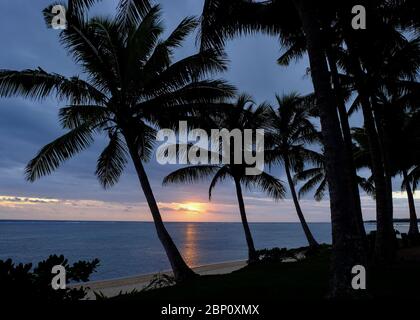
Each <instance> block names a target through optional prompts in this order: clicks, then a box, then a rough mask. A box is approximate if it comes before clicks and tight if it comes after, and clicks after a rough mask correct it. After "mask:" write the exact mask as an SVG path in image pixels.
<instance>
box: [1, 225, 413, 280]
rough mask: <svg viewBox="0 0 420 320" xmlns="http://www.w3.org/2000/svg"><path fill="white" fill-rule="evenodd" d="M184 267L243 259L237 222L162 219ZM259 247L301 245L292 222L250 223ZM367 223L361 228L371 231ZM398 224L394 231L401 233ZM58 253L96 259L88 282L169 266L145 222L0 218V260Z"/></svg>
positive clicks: (322, 229)
mask: <svg viewBox="0 0 420 320" xmlns="http://www.w3.org/2000/svg"><path fill="white" fill-rule="evenodd" d="M166 225H167V228H168V230H169V232H170V234H171V235H172V237H173V239H174V241H175V242H176V244H177V246H178V248H179V249H180V251H181V253H182V255H183V256H184V257H185V259H186V261H187V262H188V264H189V265H192V266H198V265H203V264H209V263H217V262H223V261H232V260H244V259H246V257H247V251H246V243H245V239H244V234H243V229H242V225H241V224H240V223H167V224H166ZM250 227H251V230H252V233H253V236H254V241H255V246H256V247H257V248H259V249H262V248H273V247H286V248H294V247H300V246H305V245H306V241H305V237H304V234H303V232H302V229H301V226H300V225H299V224H297V223H252V224H251V225H250ZM373 227H374V226H373V225H369V224H367V229H368V230H371V229H373ZM310 228H311V230H312V231H313V233H314V236H315V238H316V239H317V240H318V241H319V242H323V243H330V242H331V225H330V224H329V223H313V224H310ZM406 228H407V226H406V225H404V224H401V225H400V227H399V229H400V230H401V231H406ZM53 253H56V254H64V255H65V256H66V257H67V258H68V259H69V261H70V262H75V261H77V260H80V259H87V260H89V259H94V258H98V259H100V261H101V265H100V267H99V268H98V270H97V273H95V274H94V275H93V276H92V280H101V279H109V278H118V277H126V276H131V275H137V274H145V273H152V272H159V271H164V270H168V269H169V268H170V266H169V263H168V261H167V258H166V256H165V253H164V251H163V248H162V246H161V244H160V242H159V240H158V238H157V235H156V232H155V229H154V225H153V224H152V223H147V222H53V221H0V260H4V259H7V258H12V259H13V260H14V261H16V262H24V263H28V262H32V263H33V262H38V261H40V260H43V259H45V258H46V257H48V255H50V254H53Z"/></svg>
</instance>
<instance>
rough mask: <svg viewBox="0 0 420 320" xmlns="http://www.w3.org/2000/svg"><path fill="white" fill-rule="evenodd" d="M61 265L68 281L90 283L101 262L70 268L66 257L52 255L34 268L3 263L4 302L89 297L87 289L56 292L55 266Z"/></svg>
mask: <svg viewBox="0 0 420 320" xmlns="http://www.w3.org/2000/svg"><path fill="white" fill-rule="evenodd" d="M55 265H61V266H63V267H64V268H65V269H66V282H67V284H68V283H70V282H81V281H82V282H85V281H89V276H90V275H91V274H92V273H93V272H95V271H96V268H97V267H98V266H99V260H98V259H94V260H92V261H90V262H89V261H78V262H76V263H74V264H73V265H69V263H68V260H67V259H65V258H64V256H63V255H60V256H57V255H51V256H49V257H48V259H46V260H44V261H41V262H39V263H38V265H37V266H36V267H35V268H33V269H32V264H31V263H29V264H22V263H19V264H15V263H14V262H13V261H12V260H11V259H8V260H6V261H2V260H0V299H2V300H4V299H5V300H17V299H19V300H22V299H25V300H26V299H31V300H48V301H75V300H80V299H83V298H84V297H85V296H86V293H87V292H86V288H83V287H82V288H68V287H67V286H66V289H60V290H54V289H53V288H52V286H51V281H52V279H53V277H54V276H55V275H54V274H52V273H51V270H52V268H53V266H55Z"/></svg>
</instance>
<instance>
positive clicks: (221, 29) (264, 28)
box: [201, 0, 366, 297]
mask: <svg viewBox="0 0 420 320" xmlns="http://www.w3.org/2000/svg"><path fill="white" fill-rule="evenodd" d="M327 4H328V5H329V6H332V5H333V4H332V3H330V2H329V1H328V2H327ZM327 4H326V3H322V4H321V3H319V2H315V1H312V0H286V1H280V0H271V1H263V2H261V1H248V0H230V1H223V0H206V1H205V4H204V9H203V14H202V23H201V44H202V48H208V47H217V48H220V47H222V46H223V45H224V41H225V40H226V39H230V38H233V37H235V36H238V35H240V34H246V33H252V32H264V33H266V34H270V35H277V36H280V39H281V40H285V39H287V36H288V35H289V34H290V33H291V32H292V33H293V34H296V28H300V29H302V31H303V34H304V35H305V42H306V48H307V51H308V56H309V61H310V67H311V77H312V82H313V85H314V89H315V94H316V98H317V104H318V108H319V114H320V121H321V127H322V138H323V144H324V147H325V156H326V157H325V162H326V169H327V172H328V175H327V177H328V186H329V191H330V192H329V193H330V203H331V217H332V233H333V237H332V238H333V255H332V268H331V270H332V274H331V281H330V283H331V288H330V296H331V297H340V296H347V295H353V294H354V293H355V292H354V290H352V288H351V268H352V267H353V266H354V265H356V264H363V265H365V264H366V250H365V246H364V238H363V234H362V233H361V230H360V219H359V217H358V215H360V211H359V210H358V208H357V205H356V204H355V201H354V188H353V187H352V185H351V183H349V179H350V178H349V177H350V176H351V174H354V172H352V168H350V166H349V164H348V163H346V161H345V159H346V146H345V143H344V140H343V137H342V131H341V127H340V122H339V118H338V115H337V112H336V110H337V106H336V101H335V99H334V92H333V89H332V87H331V82H330V73H329V70H328V64H327V61H326V55H325V47H324V44H323V34H322V31H321V22H320V21H321V16H322V15H321V12H322V9H324V8H321V7H323V6H325V7H326V8H327V7H328V5H327ZM335 5H336V4H335V3H334V5H333V7H335Z"/></svg>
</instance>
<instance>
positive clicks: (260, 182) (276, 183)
mask: <svg viewBox="0 0 420 320" xmlns="http://www.w3.org/2000/svg"><path fill="white" fill-rule="evenodd" d="M241 183H242V184H243V185H244V186H245V187H246V188H248V189H249V190H252V189H258V190H261V191H263V192H265V193H266V194H267V195H268V196H269V197H271V198H273V199H274V200H279V199H284V197H285V195H286V188H285V186H284V184H283V182H282V181H280V180H279V179H277V178H275V177H273V176H272V175H270V174H268V173H266V172H262V173H261V174H260V175H255V176H247V175H244V176H242V177H241Z"/></svg>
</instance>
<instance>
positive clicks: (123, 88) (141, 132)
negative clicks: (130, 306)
mask: <svg viewBox="0 0 420 320" xmlns="http://www.w3.org/2000/svg"><path fill="white" fill-rule="evenodd" d="M78 2H83V1H81V0H79V1H78ZM78 2H77V1H72V3H73V5H75V4H76V3H78ZM85 2H88V3H92V2H94V1H85ZM79 8H80V7H79ZM49 12H51V11H50V10H46V13H47V14H46V20H47V22H48V21H49V20H50V19H51V17H50V16H49V14H48V13H49ZM71 12H72V11H70V14H71ZM73 12H74V14H71V15H70V16H68V19H67V23H68V25H67V29H66V30H64V31H62V32H61V33H60V40H61V43H62V44H63V45H64V46H65V48H66V49H67V50H68V51H69V52H70V53H71V54H72V55H73V57H74V59H75V62H76V63H77V65H78V66H80V67H81V68H82V70H83V72H84V77H83V78H79V77H76V76H75V77H71V78H67V77H65V76H62V75H59V74H56V73H49V72H47V71H45V70H43V69H41V68H38V69H34V70H24V71H12V70H1V71H0V96H2V97H11V96H23V97H26V98H31V99H33V100H42V99H44V98H46V97H49V96H51V95H53V94H55V95H56V96H57V98H58V99H59V100H60V101H61V102H63V101H66V103H68V105H67V106H66V107H64V108H62V109H61V110H60V113H59V116H60V122H61V125H62V126H63V128H64V129H66V130H68V132H67V133H66V134H65V135H63V136H61V137H60V138H58V139H56V140H54V141H53V142H51V143H49V144H48V145H46V146H45V147H43V148H42V149H41V150H40V152H39V153H38V154H37V155H36V157H35V158H34V159H33V160H31V161H30V162H29V164H28V166H27V168H26V178H27V179H28V180H29V181H35V180H37V179H38V178H40V177H42V176H45V175H48V174H50V173H52V171H54V170H55V169H57V168H58V167H59V166H60V165H61V164H62V163H63V162H65V161H66V160H68V159H69V158H71V157H73V156H75V155H76V154H77V153H79V152H81V151H83V150H85V149H86V148H88V147H89V146H90V145H91V144H92V143H93V141H94V138H95V136H96V135H97V134H105V136H106V137H107V138H108V139H109V144H108V146H107V147H106V148H105V149H104V150H103V152H102V153H101V155H100V156H99V159H98V162H97V169H96V175H97V177H98V179H99V182H100V183H101V185H102V186H103V187H104V188H109V187H111V186H113V185H114V184H115V183H117V182H118V180H119V178H120V176H121V174H122V173H123V170H124V167H125V166H126V164H127V162H128V160H129V159H130V158H131V161H132V163H133V164H134V167H135V170H136V173H137V175H138V179H139V182H140V186H141V188H142V190H143V192H144V195H145V197H146V200H147V203H148V205H149V208H150V211H151V214H152V218H153V221H154V224H155V227H156V230H157V234H158V237H159V239H160V241H161V243H162V245H163V247H164V249H165V251H166V254H167V256H168V259H169V261H170V264H171V266H172V269H173V272H174V275H175V278H176V279H177V280H178V281H182V280H185V279H187V278H190V277H192V276H194V275H195V273H194V272H193V271H192V270H191V269H190V268H189V267H188V266H187V265H186V263H185V262H184V260H183V258H182V256H181V254H180V253H179V251H178V249H177V247H176V246H175V244H174V242H173V240H172V238H171V237H170V235H169V233H168V231H167V230H166V228H165V226H164V224H163V221H162V217H161V214H160V211H159V208H158V205H157V202H156V200H155V197H154V194H153V192H152V189H151V186H150V183H149V180H148V177H147V174H146V171H145V168H144V162H145V161H147V160H148V159H149V158H150V157H151V154H152V150H153V146H154V141H155V140H156V139H155V132H156V130H157V129H158V128H159V127H162V126H164V127H166V126H170V125H171V124H172V122H173V121H175V120H176V119H177V118H178V117H182V116H188V114H189V113H191V112H194V110H196V109H200V108H203V107H206V106H210V105H211V104H212V103H213V102H214V101H219V100H220V99H225V98H226V97H231V96H232V95H233V91H234V89H233V87H231V86H230V85H228V84H227V83H226V82H225V81H223V80H209V79H208V78H207V75H208V74H209V73H210V72H217V71H221V70H225V67H226V65H225V59H224V58H223V56H222V55H221V54H220V53H219V52H216V51H215V50H206V51H203V52H201V53H198V54H195V55H193V56H190V57H187V58H185V59H182V60H179V61H177V62H175V63H174V62H173V50H174V49H175V48H177V47H179V46H180V45H181V43H182V40H183V39H184V38H185V37H186V36H187V35H188V34H189V33H190V32H191V31H192V30H193V29H194V28H195V27H196V25H197V22H196V20H195V19H193V18H186V19H184V20H183V21H182V22H181V23H180V24H179V26H178V27H177V28H176V29H175V30H174V31H173V32H172V33H171V34H170V35H169V37H168V38H167V39H164V40H161V36H162V33H163V28H162V25H161V22H160V8H159V6H154V7H149V6H147V5H145V1H121V3H120V4H119V6H118V12H117V15H116V17H115V18H102V17H94V18H92V19H88V18H87V17H86V16H85V13H84V11H83V10H77V11H75V9H73Z"/></svg>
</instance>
